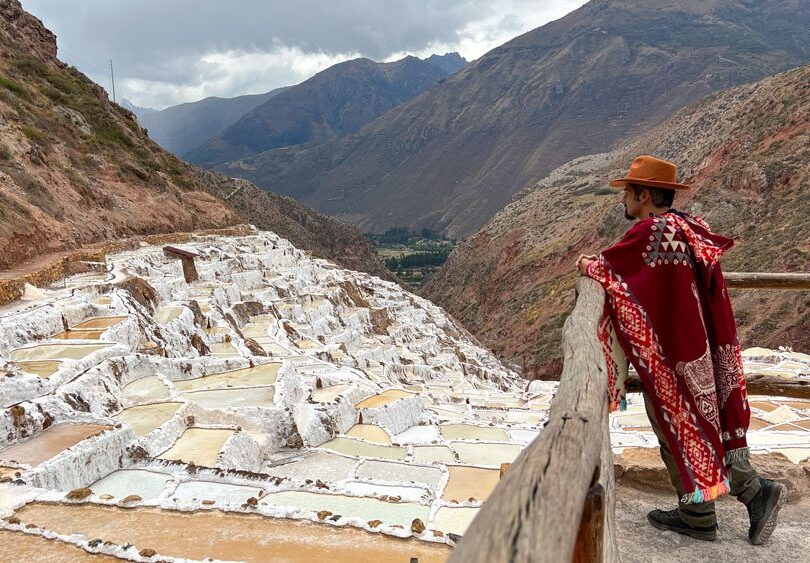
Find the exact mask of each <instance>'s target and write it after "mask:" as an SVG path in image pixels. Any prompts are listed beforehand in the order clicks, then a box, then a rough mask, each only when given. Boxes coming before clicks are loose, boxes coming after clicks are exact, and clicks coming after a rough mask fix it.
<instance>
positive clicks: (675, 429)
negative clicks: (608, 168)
mask: <svg viewBox="0 0 810 563" xmlns="http://www.w3.org/2000/svg"><path fill="white" fill-rule="evenodd" d="M588 275H589V276H590V277H592V278H594V279H595V280H596V281H598V282H600V284H601V285H602V287H604V288H605V290H606V293H607V296H608V299H609V302H610V306H611V308H612V310H613V311H614V314H615V316H616V319H617V321H618V325H619V326H618V327H617V329H618V330H619V331H621V332H622V333H623V334H624V335H625V336H626V338H627V341H628V343H629V344H630V348H631V351H632V353H633V355H634V356H635V357H636V360H637V363H638V365H639V367H641V368H643V369H644V370H646V371H647V373H648V374H649V377H648V379H649V381H650V382H652V383H653V387H654V392H655V395H656V397H657V398H658V399H659V401H660V403H661V410H662V412H663V418H664V422H665V423H666V426H668V427H669V431H670V432H671V433H672V435H674V436H675V439H676V441H677V446H678V447H679V448H680V449H681V451H682V452H683V459H684V465H685V466H686V467H687V468H688V470H689V472H690V473H691V474H692V479H693V482H694V484H695V488H696V492H699V496H698V498H700V499H702V501H704V502H705V501H708V500H712V499H713V498H716V497H718V496H720V495H721V494H723V493H726V492H728V481H727V479H726V474H725V468H724V465H723V462H722V458H721V457H720V456H721V455H722V454H721V453H720V452H717V451H715V449H714V448H713V447H712V445H711V443H710V442H709V441H708V440H707V439H706V437H704V436H703V433H702V432H701V430H700V426H699V424H698V419H697V416H698V415H697V414H696V413H694V412H692V409H691V408H690V406H689V403H688V402H687V401H686V400H685V399H684V397H683V395H682V394H681V391H680V390H679V389H678V384H677V379H676V377H675V372H674V371H673V370H672V368H671V367H670V366H669V365H668V363H667V361H666V360H665V358H664V357H663V355H662V353H661V346H660V345H659V343H658V338H657V336H656V333H655V330H654V329H653V327H652V324H651V323H650V322H649V319H648V317H647V313H646V311H644V309H643V308H642V307H641V306H640V304H639V303H638V302H637V301H636V299H635V297H634V296H633V294H632V293H631V292H630V291H629V288H628V286H627V283H625V282H624V281H623V280H622V278H621V276H619V275H618V274H616V273H615V272H613V270H612V269H611V268H610V267H609V266H608V265H607V264H606V263H605V260H604V257H602V256H600V257H599V259H598V260H597V261H596V262H594V263H593V264H592V265H591V266H590V267H589V269H588ZM695 498H696V496H695V492H693V493H691V494H685V495H684V498H683V499H682V500H683V501H684V502H687V503H688V502H694V501H695ZM697 502H700V500H698V501H697Z"/></svg>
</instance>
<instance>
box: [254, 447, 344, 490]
mask: <svg viewBox="0 0 810 563" xmlns="http://www.w3.org/2000/svg"><path fill="white" fill-rule="evenodd" d="M294 459H295V461H291V462H289V463H283V464H280V465H273V466H270V467H266V468H265V472H267V473H269V474H270V475H273V476H274V477H294V478H297V479H312V480H315V479H321V480H322V481H326V482H329V483H334V482H335V481H342V480H343V479H346V478H348V477H349V476H350V475H351V472H352V471H353V470H354V468H355V467H356V466H357V460H356V459H355V458H352V457H345V456H342V455H338V454H334V453H332V452H326V451H322V450H315V451H313V452H304V453H303V455H300V456H296V457H295V458H294Z"/></svg>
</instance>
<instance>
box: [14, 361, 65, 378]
mask: <svg viewBox="0 0 810 563" xmlns="http://www.w3.org/2000/svg"><path fill="white" fill-rule="evenodd" d="M14 363H15V364H17V367H19V368H20V370H21V371H23V372H25V373H30V374H33V375H36V376H38V377H41V378H43V379H47V378H49V377H50V376H52V375H53V374H55V373H56V372H57V371H59V366H61V365H62V362H60V361H59V360H21V361H18V362H14Z"/></svg>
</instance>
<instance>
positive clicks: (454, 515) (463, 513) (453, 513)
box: [433, 506, 481, 536]
mask: <svg viewBox="0 0 810 563" xmlns="http://www.w3.org/2000/svg"><path fill="white" fill-rule="evenodd" d="M479 510H481V509H480V508H471V507H467V506H459V507H452V506H442V507H441V508H439V510H438V511H437V512H436V519H435V520H434V524H433V527H434V528H436V529H437V530H441V531H442V532H444V533H445V534H458V535H460V536H463V535H464V532H466V531H467V528H469V527H470V524H472V521H473V520H474V519H475V517H476V515H477V514H478V511H479Z"/></svg>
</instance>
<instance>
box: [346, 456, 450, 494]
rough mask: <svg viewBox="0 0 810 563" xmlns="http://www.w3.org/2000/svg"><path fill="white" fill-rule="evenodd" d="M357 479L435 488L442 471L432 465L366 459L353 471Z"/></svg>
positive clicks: (437, 485) (437, 486) (439, 481)
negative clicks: (415, 484) (423, 485)
mask: <svg viewBox="0 0 810 563" xmlns="http://www.w3.org/2000/svg"><path fill="white" fill-rule="evenodd" d="M355 476H357V478H358V479H374V480H377V481H387V482H389V483H417V484H425V485H427V486H429V487H431V488H432V489H434V490H436V489H438V488H439V485H440V483H441V481H442V471H441V469H439V468H438V467H434V466H421V465H413V464H409V463H394V462H390V461H376V460H366V461H364V462H363V463H361V464H360V465H359V466H358V467H357V470H356V471H355Z"/></svg>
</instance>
